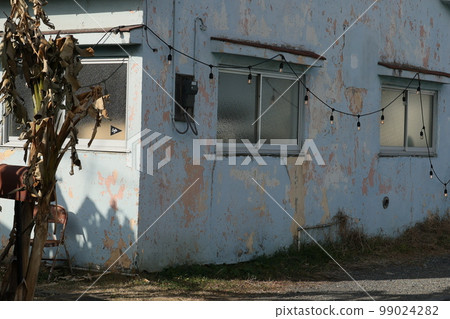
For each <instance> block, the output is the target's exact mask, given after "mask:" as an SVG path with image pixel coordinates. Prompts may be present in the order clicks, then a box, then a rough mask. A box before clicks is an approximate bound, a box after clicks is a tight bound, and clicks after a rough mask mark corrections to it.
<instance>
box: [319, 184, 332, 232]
mask: <svg viewBox="0 0 450 319" xmlns="http://www.w3.org/2000/svg"><path fill="white" fill-rule="evenodd" d="M320 205H321V206H322V208H323V211H324V214H323V215H322V219H321V220H320V223H321V224H325V223H326V222H327V221H328V220H329V219H330V208H329V207H328V198H327V190H326V189H325V188H323V189H322V202H321V203H320Z"/></svg>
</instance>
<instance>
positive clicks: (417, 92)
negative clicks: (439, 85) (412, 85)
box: [416, 84, 420, 94]
mask: <svg viewBox="0 0 450 319" xmlns="http://www.w3.org/2000/svg"><path fill="white" fill-rule="evenodd" d="M416 94H420V84H419V86H418V87H417V91H416Z"/></svg>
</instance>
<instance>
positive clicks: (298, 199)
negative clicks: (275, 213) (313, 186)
mask: <svg viewBox="0 0 450 319" xmlns="http://www.w3.org/2000/svg"><path fill="white" fill-rule="evenodd" d="M296 160H297V158H295V157H288V161H287V166H286V168H287V173H288V175H289V180H290V187H289V191H288V197H289V204H290V205H291V207H292V209H293V210H294V215H293V216H292V217H293V218H294V220H295V222H294V221H292V223H291V227H290V231H291V234H292V237H293V238H296V237H297V228H298V225H297V223H299V224H300V225H304V224H305V222H306V221H305V196H306V187H305V176H304V172H303V165H295V161H296ZM296 222H297V223H296Z"/></svg>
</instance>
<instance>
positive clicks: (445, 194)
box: [444, 184, 448, 197]
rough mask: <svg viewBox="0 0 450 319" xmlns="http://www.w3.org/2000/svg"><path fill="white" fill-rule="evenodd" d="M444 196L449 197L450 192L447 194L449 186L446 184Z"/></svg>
mask: <svg viewBox="0 0 450 319" xmlns="http://www.w3.org/2000/svg"><path fill="white" fill-rule="evenodd" d="M444 196H445V197H447V196H448V192H447V184H445V188H444Z"/></svg>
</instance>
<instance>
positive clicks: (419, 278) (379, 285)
mask: <svg viewBox="0 0 450 319" xmlns="http://www.w3.org/2000/svg"><path fill="white" fill-rule="evenodd" d="M346 268H347V269H346V270H347V271H348V272H349V273H350V274H351V276H352V277H353V278H354V279H355V280H357V282H358V284H359V285H360V286H361V287H362V288H364V290H366V291H367V293H368V294H369V295H370V296H371V297H372V298H373V299H375V300H392V301H395V300H402V301H406V300H417V301H419V300H423V301H426V300H428V301H430V300H450V255H447V256H438V257H436V256H435V257H428V258H426V259H422V260H420V261H416V262H411V261H410V262H407V263H403V264H391V265H383V266H379V267H376V266H372V267H369V268H368V267H367V266H363V267H358V266H355V267H346ZM336 274H337V278H333V279H331V280H330V281H319V282H313V283H310V282H308V283H298V284H296V285H292V286H291V287H289V290H290V291H289V292H287V293H286V294H282V295H281V296H279V297H281V298H280V299H286V300H287V299H290V300H316V301H317V300H371V298H370V297H369V296H368V295H367V294H366V293H365V292H364V291H363V290H362V288H361V287H360V286H358V284H356V283H355V282H354V281H352V280H351V279H350V278H349V277H348V276H347V275H345V273H344V272H343V271H342V270H341V273H340V274H338V273H336ZM267 297H268V296H267ZM272 297H274V298H270V299H278V298H276V297H275V296H272ZM261 299H264V297H263V298H261Z"/></svg>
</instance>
